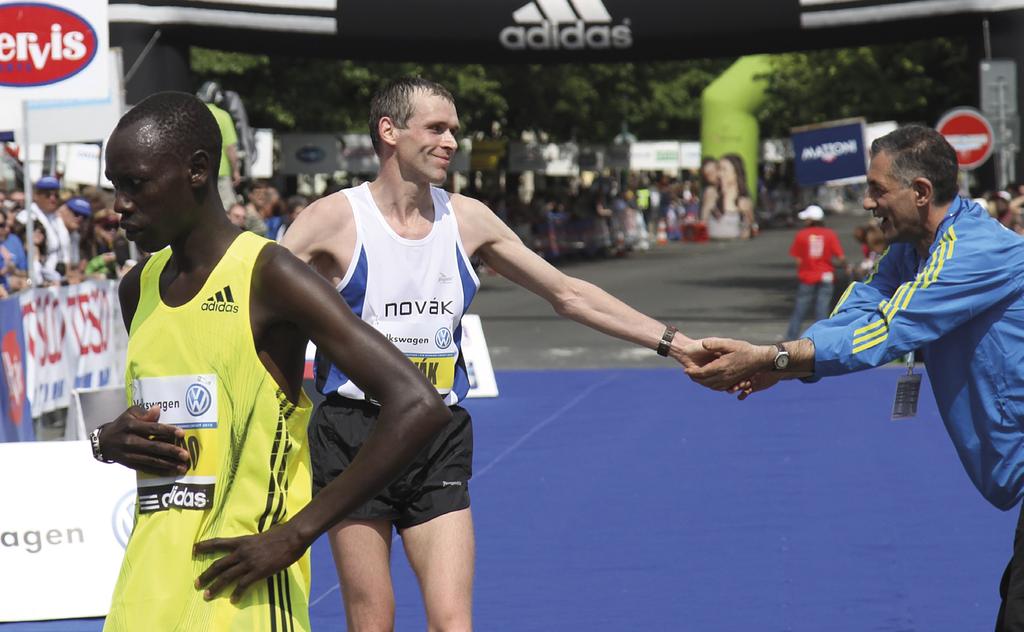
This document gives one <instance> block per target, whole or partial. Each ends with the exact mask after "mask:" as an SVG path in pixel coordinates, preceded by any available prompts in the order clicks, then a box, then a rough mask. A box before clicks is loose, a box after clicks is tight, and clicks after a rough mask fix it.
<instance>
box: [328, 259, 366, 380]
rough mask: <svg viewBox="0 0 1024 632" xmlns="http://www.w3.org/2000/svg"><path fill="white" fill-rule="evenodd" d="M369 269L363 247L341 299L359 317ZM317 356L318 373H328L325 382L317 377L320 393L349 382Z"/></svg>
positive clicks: (337, 370)
mask: <svg viewBox="0 0 1024 632" xmlns="http://www.w3.org/2000/svg"><path fill="white" fill-rule="evenodd" d="M369 269H370V265H369V263H368V262H367V260H366V248H363V247H361V248H360V249H359V261H358V262H357V263H356V269H355V271H354V272H353V273H352V278H351V279H349V281H348V283H347V284H346V285H345V287H343V288H342V289H341V298H343V299H344V300H345V302H346V303H348V306H349V307H350V308H351V309H352V311H353V312H354V313H355V315H356V316H359V317H362V315H363V301H364V300H365V299H366V283H367V277H368V276H369V274H368V271H369ZM316 355H317V358H316V368H317V373H318V374H320V373H321V371H324V370H326V371H327V378H326V379H325V380H321V379H320V375H317V380H316V383H317V385H319V386H320V388H319V390H320V393H321V394H323V395H328V394H330V393H335V392H337V391H338V389H339V388H341V385H342V384H345V383H346V382H348V381H349V379H348V376H346V375H345V374H344V373H342V372H341V370H339V369H338V367H336V366H334V365H333V364H331V363H330V362H328V361H327V359H326V358H322V357H321V355H320V350H319V349H317V352H316Z"/></svg>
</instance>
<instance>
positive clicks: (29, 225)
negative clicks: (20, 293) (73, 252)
mask: <svg viewBox="0 0 1024 632" xmlns="http://www.w3.org/2000/svg"><path fill="white" fill-rule="evenodd" d="M21 127H22V134H21V139H20V142H22V143H24V147H25V163H24V165H23V168H22V170H21V175H22V179H23V180H24V185H25V217H26V222H25V251H26V253H27V254H28V282H29V284H30V285H31V284H32V282H33V279H34V278H35V274H34V272H35V269H36V266H38V265H39V264H38V263H37V262H36V240H35V229H36V214H35V211H33V210H32V173H31V171H32V170H31V169H30V168H29V165H30V163H31V159H30V151H29V148H30V147H31V145H30V144H29V140H28V101H27V100H26V101H22V102H21Z"/></svg>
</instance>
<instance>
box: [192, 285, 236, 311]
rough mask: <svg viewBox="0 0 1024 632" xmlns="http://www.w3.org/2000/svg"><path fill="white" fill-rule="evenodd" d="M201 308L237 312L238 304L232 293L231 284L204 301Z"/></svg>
mask: <svg viewBox="0 0 1024 632" xmlns="http://www.w3.org/2000/svg"><path fill="white" fill-rule="evenodd" d="M199 309H201V310H203V311H204V312H229V313H232V314H237V313H238V304H237V303H235V297H234V296H232V295H231V286H229V285H225V286H224V289H223V290H221V291H219V292H217V293H216V294H214V295H213V296H211V297H210V298H208V299H206V300H205V301H203V304H202V306H201V307H200V308H199Z"/></svg>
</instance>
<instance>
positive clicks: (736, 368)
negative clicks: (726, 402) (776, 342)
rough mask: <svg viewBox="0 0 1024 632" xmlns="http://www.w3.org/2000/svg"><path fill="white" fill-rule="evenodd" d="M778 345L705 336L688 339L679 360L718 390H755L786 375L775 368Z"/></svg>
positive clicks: (702, 382) (693, 376)
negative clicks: (761, 344) (776, 346)
mask: <svg viewBox="0 0 1024 632" xmlns="http://www.w3.org/2000/svg"><path fill="white" fill-rule="evenodd" d="M776 351H777V350H776V348H775V347H774V346H771V345H767V346H758V345H753V344H751V343H749V342H745V341H743V340H733V339H731V338H704V339H702V340H691V341H689V342H687V343H686V344H685V345H684V346H683V348H682V350H681V352H680V354H679V355H678V356H677V358H676V359H677V360H679V362H680V363H681V364H682V365H683V367H684V368H685V370H686V374H687V375H688V376H690V379H692V380H693V381H694V382H697V383H698V384H700V385H702V386H706V387H708V388H710V389H713V390H716V391H726V392H729V393H738V394H739V399H741V400H742V399H746V398H747V397H749V396H750V395H751V394H752V393H756V392H757V391H763V390H765V389H766V388H770V387H772V386H774V385H775V384H776V383H778V382H779V380H781V379H782V378H783V377H784V374H783V373H781V372H779V371H775V370H773V369H774V359H775V355H776Z"/></svg>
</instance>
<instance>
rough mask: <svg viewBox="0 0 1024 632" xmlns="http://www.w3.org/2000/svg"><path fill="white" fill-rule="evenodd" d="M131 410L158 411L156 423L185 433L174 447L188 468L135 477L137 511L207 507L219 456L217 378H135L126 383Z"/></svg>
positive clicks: (177, 376)
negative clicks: (184, 455)
mask: <svg viewBox="0 0 1024 632" xmlns="http://www.w3.org/2000/svg"><path fill="white" fill-rule="evenodd" d="M132 405H135V406H139V407H141V408H142V409H143V410H148V409H149V408H151V407H153V406H159V407H160V423H165V424H172V425H175V426H178V427H179V428H181V429H183V430H184V431H185V437H184V438H183V439H179V440H178V445H179V446H180V447H182V448H185V449H186V450H188V453H189V469H188V472H187V473H186V474H185V475H183V476H171V477H159V476H153V475H150V474H145V473H142V472H139V475H138V487H139V490H138V492H139V512H140V513H143V514H145V513H151V512H154V511H163V510H166V509H170V508H172V507H174V508H177V509H195V510H204V509H208V508H210V507H212V506H213V493H214V486H215V483H216V481H217V465H218V458H217V456H216V455H217V454H218V453H219V450H218V449H217V448H218V445H217V424H218V418H217V415H218V413H217V376H216V375H213V374H201V375H173V376H166V377H144V378H136V379H134V380H132Z"/></svg>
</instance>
